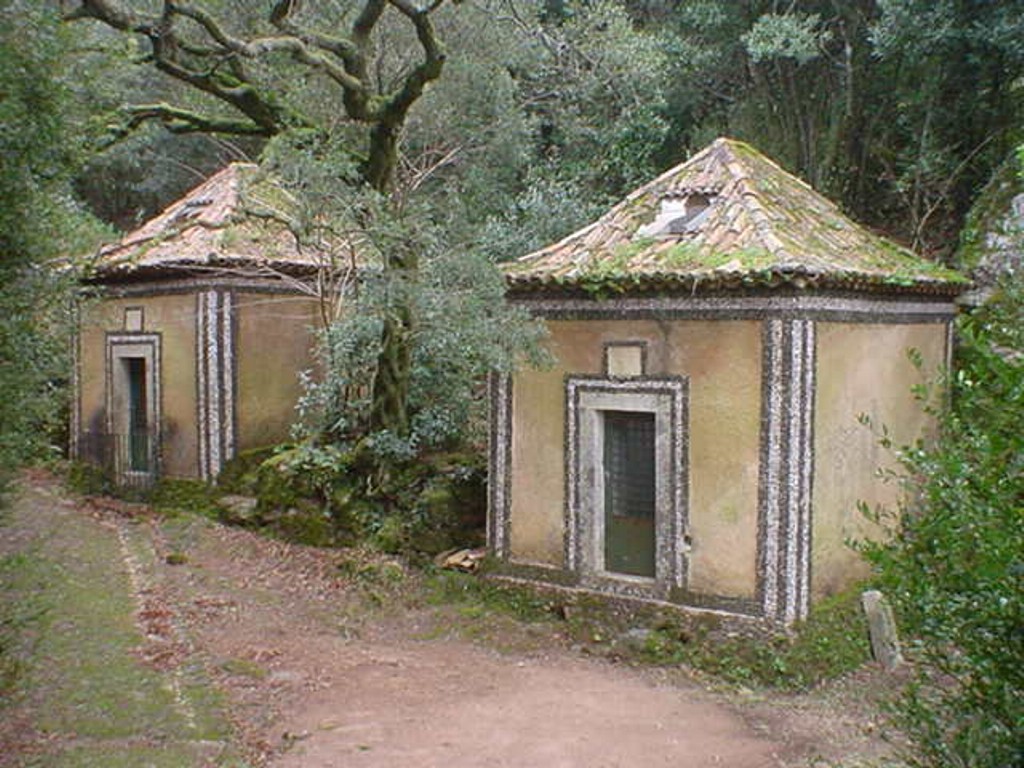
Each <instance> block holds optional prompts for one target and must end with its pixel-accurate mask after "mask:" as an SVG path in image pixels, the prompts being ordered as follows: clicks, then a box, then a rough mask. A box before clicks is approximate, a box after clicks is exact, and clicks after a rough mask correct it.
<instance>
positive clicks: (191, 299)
mask: <svg viewBox="0 0 1024 768" xmlns="http://www.w3.org/2000/svg"><path fill="white" fill-rule="evenodd" d="M128 307H142V309H143V313H144V326H143V329H142V330H143V332H144V333H157V334H160V355H161V370H160V416H161V433H162V456H163V469H164V471H165V472H166V473H167V474H168V475H171V476H195V474H196V473H197V464H198V445H197V436H196V430H195V420H196V350H195V314H196V298H195V296H194V295H193V294H174V295H167V296H147V297H135V298H127V299H113V298H111V299H103V300H101V301H97V302H95V303H92V304H88V305H86V307H85V308H84V310H83V313H82V322H81V326H80V334H79V392H80V398H79V407H80V413H81V429H82V430H85V431H100V432H102V431H105V430H106V423H105V407H106V406H105V402H106V334H107V333H108V332H111V333H122V332H124V310H125V309H126V308H128Z"/></svg>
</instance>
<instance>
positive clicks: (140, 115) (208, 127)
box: [119, 104, 272, 136]
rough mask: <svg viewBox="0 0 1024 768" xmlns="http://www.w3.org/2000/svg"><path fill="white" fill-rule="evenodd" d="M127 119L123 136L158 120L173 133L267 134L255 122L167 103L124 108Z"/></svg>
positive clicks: (122, 132) (121, 131) (122, 131)
mask: <svg viewBox="0 0 1024 768" xmlns="http://www.w3.org/2000/svg"><path fill="white" fill-rule="evenodd" d="M125 112H126V113H127V115H128V120H127V123H126V125H125V126H124V128H123V129H120V131H119V133H120V134H121V135H126V134H127V133H129V132H130V131H132V130H134V129H135V128H137V127H138V126H140V125H142V123H145V122H148V121H150V120H156V121H159V122H160V123H162V124H163V125H164V127H166V128H167V130H169V131H171V132H172V133H218V134H230V135H233V136H270V135H272V134H269V133H267V131H266V129H265V128H264V127H263V126H261V125H258V124H256V123H252V122H247V121H244V120H231V119H226V118H218V117H207V116H205V115H201V114H199V113H198V112H193V111H191V110H188V109H182V108H180V107H175V106H172V105H170V104H137V105H133V106H130V107H127V108H126V109H125Z"/></svg>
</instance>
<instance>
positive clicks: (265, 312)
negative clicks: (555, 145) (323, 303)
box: [235, 293, 318, 451]
mask: <svg viewBox="0 0 1024 768" xmlns="http://www.w3.org/2000/svg"><path fill="white" fill-rule="evenodd" d="M317 317H318V305H317V302H316V301H315V300H314V299H311V298H309V297H305V296H288V295H282V294H258V293H248V294H246V293H238V294H236V295H235V318H236V322H237V330H236V335H235V349H236V365H237V370H236V376H237V379H236V380H237V387H238V388H237V392H236V393H235V398H236V399H235V402H236V413H237V415H238V421H237V435H238V443H237V449H238V450H239V451H244V450H246V449H249V448H259V447H262V446H265V445H269V444H272V443H275V442H281V441H284V440H287V439H288V435H289V430H290V428H291V425H292V423H293V422H294V421H295V417H296V412H295V404H296V402H298V399H299V397H300V396H301V394H302V387H301V385H300V382H299V373H300V372H301V371H304V370H308V369H310V368H311V367H312V366H313V348H314V343H315V340H314V335H313V332H312V330H311V329H312V328H313V327H314V325H315V324H316V322H317Z"/></svg>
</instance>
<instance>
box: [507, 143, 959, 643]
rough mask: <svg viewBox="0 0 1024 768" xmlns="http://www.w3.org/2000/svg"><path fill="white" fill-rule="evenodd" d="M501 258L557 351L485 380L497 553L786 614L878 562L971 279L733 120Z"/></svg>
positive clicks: (719, 608)
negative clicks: (876, 520) (542, 365)
mask: <svg viewBox="0 0 1024 768" xmlns="http://www.w3.org/2000/svg"><path fill="white" fill-rule="evenodd" d="M506 277H507V281H508V294H509V299H510V300H511V301H513V302H515V303H517V304H519V305H521V306H523V307H525V308H527V309H529V310H530V311H531V312H532V313H533V314H534V315H535V316H537V317H539V318H542V319H543V320H544V322H545V323H546V325H547V327H548V330H549V339H548V345H549V348H550V352H551V356H552V358H553V360H554V363H553V364H552V365H551V366H550V367H548V368H546V369H543V370H523V371H520V372H518V373H515V374H513V375H511V376H496V377H495V378H494V379H493V381H492V390H491V391H492V413H491V421H492V424H491V436H492V439H491V447H490V468H491V483H490V490H489V493H490V499H489V515H488V539H489V546H490V547H491V549H492V551H493V552H494V553H495V555H496V556H497V559H498V561H499V566H498V570H499V571H500V572H502V573H505V574H509V575H513V576H518V577H521V578H527V579H531V580H535V581H540V582H546V583H550V584H556V585H562V586H566V587H574V588H579V589H584V590H592V591H597V592H603V593H608V594H613V595H621V596H628V597H634V598H641V599H647V600H655V601H667V602H670V603H674V604H678V605H681V606H689V607H692V608H697V609H702V610H709V611H716V612H721V613H724V614H732V615H738V616H746V617H752V618H756V619H761V620H765V621H767V622H770V623H774V624H781V625H788V624H791V623H793V622H795V621H799V620H801V619H803V618H805V617H806V616H807V613H808V610H809V608H810V606H811V604H812V603H813V602H814V601H816V600H818V599H820V598H822V597H825V596H827V595H830V594H832V593H834V592H836V591H838V590H840V589H842V588H843V587H844V586H846V585H847V584H849V583H850V582H851V581H853V580H855V579H857V578H859V577H861V576H863V575H865V566H864V564H863V563H862V562H861V560H860V558H859V556H858V554H857V553H856V552H855V551H854V550H853V549H852V548H851V547H850V546H849V545H848V544H849V541H850V540H855V539H861V538H865V537H870V536H874V535H877V534H878V531H877V529H876V528H875V527H874V525H873V524H872V523H870V522H869V521H868V520H867V519H866V518H865V516H864V515H863V514H862V513H861V512H860V511H859V506H860V505H861V504H866V505H868V506H869V507H875V506H877V505H887V506H890V507H893V506H895V504H896V503H897V502H898V494H899V489H898V487H897V486H896V485H895V484H887V483H885V482H883V481H882V480H880V479H879V470H880V469H883V468H885V467H891V466H892V465H893V463H894V456H893V454H892V453H891V451H889V450H887V449H885V448H883V447H882V446H881V445H880V444H879V440H878V435H877V433H876V432H875V431H873V430H872V429H871V428H869V427H868V426H865V423H870V424H873V425H876V428H880V427H882V426H884V428H885V429H886V430H887V433H888V436H889V438H890V439H891V440H892V441H893V443H894V444H896V445H899V444H905V443H911V442H913V441H914V440H916V439H918V438H920V437H922V436H926V435H927V433H928V432H929V430H930V429H931V428H932V427H933V423H932V421H931V419H930V417H929V416H928V415H926V413H925V412H924V410H923V409H922V407H921V404H920V403H918V402H916V400H915V395H914V393H913V392H912V389H913V388H914V387H915V385H919V384H922V383H924V382H925V381H927V380H929V379H931V378H933V377H934V376H936V375H937V374H938V373H939V372H940V371H941V370H942V369H943V368H944V366H945V365H946V364H947V361H948V359H949V355H950V345H951V342H950V333H951V323H952V320H953V317H954V314H955V304H954V299H955V297H956V296H957V295H958V294H959V293H960V292H961V291H962V290H963V289H964V288H965V283H966V281H965V280H964V279H963V278H962V277H960V276H959V275H957V274H956V273H954V272H952V271H949V270H946V269H944V268H942V267H939V266H937V265H935V264H933V263H931V262H928V261H926V260H924V259H922V258H920V257H918V256H916V255H915V254H914V253H912V252H910V251H909V250H907V249H905V248H902V247H900V246H898V245H896V244H895V243H892V242H890V241H888V240H885V239H883V238H881V237H879V236H877V235H875V234H873V233H871V232H870V231H868V230H866V229H865V228H863V227H861V226H859V225H857V224H856V223H854V222H853V221H851V220H850V219H849V218H847V217H846V216H845V215H844V214H843V213H842V212H841V211H840V210H839V208H838V207H837V206H836V205H834V204H833V203H831V202H829V201H828V200H826V199H825V198H824V197H822V196H821V195H820V194H818V193H817V192H815V191H814V190H813V189H812V188H811V187H810V186H808V185H807V184H806V183H804V182H803V181H801V180H799V179H797V178H795V177H794V176H792V175H790V174H789V173H787V172H785V171H784V170H782V169H781V168H780V167H779V166H777V165H776V164H775V163H773V162H772V161H770V160H768V159H767V158H765V157H764V156H763V155H761V154H759V153H758V152H757V151H756V150H754V149H753V148H752V147H750V146H748V145H747V144H744V143H742V142H738V141H734V140H730V139H718V140H717V141H715V142H714V143H713V144H711V145H710V146H709V147H707V148H706V149H704V150H703V151H701V152H699V153H698V154H696V155H695V156H694V157H693V158H691V159H690V160H689V161H687V162H685V163H683V164H682V165H679V166H677V167H676V168H673V169H672V170H670V171H668V172H666V173H665V174H663V175H661V176H660V177H658V178H656V179H655V180H654V181H652V182H650V183H649V184H647V185H645V186H643V187H641V188H640V189H638V190H636V191H635V192H633V193H632V194H630V195H629V196H628V197H626V198H625V199H624V200H623V201H622V202H620V203H619V204H618V205H616V206H615V207H614V208H612V209H611V210H610V211H608V212H607V213H606V214H605V215H604V216H602V217H601V218H599V219H598V220H597V221H595V222H594V223H592V224H591V225H589V226H587V227H585V228H584V229H582V230H580V231H578V232H576V233H574V234H572V235H570V236H568V237H566V238H565V239H564V240H562V241H561V242H558V243H555V244H553V245H550V246H548V247H547V248H544V249H542V250H540V251H537V252H536V253H532V254H529V255H527V256H524V257H522V258H520V259H518V260H517V261H514V262H512V263H510V264H508V265H506Z"/></svg>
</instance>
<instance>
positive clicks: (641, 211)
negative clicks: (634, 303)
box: [504, 138, 966, 295]
mask: <svg viewBox="0 0 1024 768" xmlns="http://www.w3.org/2000/svg"><path fill="white" fill-rule="evenodd" d="M687 198H692V199H695V200H696V199H703V200H709V201H710V203H709V204H708V206H707V208H706V210H705V211H704V212H703V213H702V214H701V215H700V216H699V217H695V218H693V219H692V220H691V221H690V222H689V223H683V224H680V225H678V226H676V227H674V228H670V229H675V230H676V231H674V232H669V233H650V234H648V233H649V232H650V230H651V224H652V222H654V221H655V219H656V218H658V217H659V213H660V212H661V210H662V204H663V201H665V200H678V201H685V200H686V199H687ZM504 267H505V270H506V275H507V278H508V280H509V283H510V286H511V288H512V290H513V291H514V292H529V291H535V290H539V291H545V292H546V291H552V290H554V291H561V290H565V289H570V290H571V289H581V288H582V289H588V290H591V289H593V290H601V289H604V288H608V289H613V290H618V291H629V290H673V289H677V290H679V289H685V290H688V291H693V290H699V289H705V288H706V289H728V288H748V287H749V288H757V287H761V288H764V287H769V288H771V287H780V286H789V287H796V288H813V287H819V288H833V289H852V290H886V291H897V292H904V291H906V292H915V293H938V294H948V295H953V294H956V293H958V292H959V291H960V290H962V289H963V287H964V285H965V283H966V281H965V280H964V278H963V277H961V276H960V275H959V274H957V273H956V272H953V271H952V270H949V269H945V268H943V267H941V266H939V265H937V264H934V263H932V262H930V261H927V260H925V259H922V258H920V257H919V256H917V255H915V254H914V253H913V252H911V251H910V250H908V249H906V248H903V247H901V246H899V245H897V244H895V243H893V242H890V241H889V240H886V239H884V238H882V237H879V236H877V235H875V234H873V233H872V232H870V231H868V230H867V229H865V228H864V227H861V226H859V225H858V224H856V223H854V222H853V221H851V220H850V219H849V218H847V217H846V216H845V215H844V214H843V213H842V211H840V210H839V208H838V207H837V206H836V205H835V204H833V203H832V202H830V201H829V200H827V199H826V198H824V197H823V196H822V195H820V194H818V193H817V192H815V191H814V190H813V189H812V188H811V187H810V186H809V185H808V184H806V183H805V182H803V181H801V180H800V179H798V178H796V177H795V176H792V175H791V174H789V173H787V172H786V171H784V170H782V168H780V167H779V166H778V165H776V164H775V163H773V162H772V161H771V160H769V159H768V158H766V157H765V156H764V155H762V154H760V153H759V152H758V151H757V150H755V149H753V148H752V147H751V146H749V145H748V144H744V143H743V142H739V141H735V140H731V139H725V138H720V139H717V140H716V141H715V142H714V143H712V144H711V145H710V146H708V147H707V148H705V149H704V150H702V151H701V152H699V153H698V154H696V155H694V157H692V158H691V159H690V160H688V161H687V162H685V163H683V164H682V165H679V166H676V167H675V168H673V169H671V170H670V171H668V172H666V173H664V174H662V175H661V176H660V177H658V178H657V179H655V180H654V181H652V182H650V183H649V184H647V185H645V186H643V187H641V188H640V189H638V190H636V191H635V192H633V193H632V194H630V195H629V196H628V197H627V198H626V199H625V200H623V201H622V202H621V203H619V204H618V205H616V206H615V207H614V208H612V209H611V210H610V211H608V213H606V214H605V215H604V216H602V217H601V218H600V219H598V220H597V221H596V222H594V223H593V224H591V225H590V226H588V227H586V228H584V229H582V230H580V231H579V232H576V233H574V234H572V235H570V236H569V237H567V238H565V239H564V240H562V241H561V242H559V243H556V244H554V245H551V246H548V247H547V248H544V249H542V250H540V251H537V252H536V253H532V254H530V255H528V256H524V257H522V258H520V259H518V260H516V261H514V262H511V263H509V264H506V265H504Z"/></svg>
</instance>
